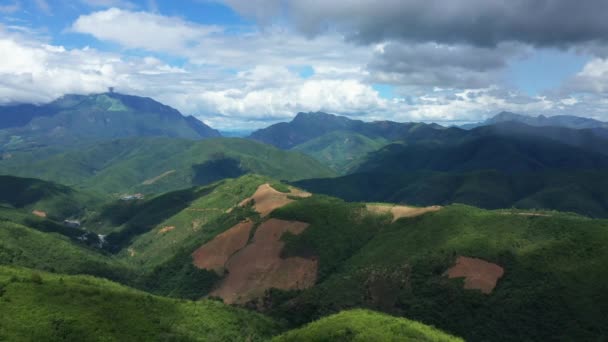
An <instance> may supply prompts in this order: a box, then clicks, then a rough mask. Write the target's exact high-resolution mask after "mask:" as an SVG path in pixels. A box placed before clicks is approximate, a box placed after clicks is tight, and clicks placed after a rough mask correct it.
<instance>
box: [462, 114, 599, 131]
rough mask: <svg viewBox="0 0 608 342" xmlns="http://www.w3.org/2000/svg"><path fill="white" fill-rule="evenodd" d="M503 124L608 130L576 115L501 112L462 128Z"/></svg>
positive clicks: (594, 121) (589, 119) (593, 121)
mask: <svg viewBox="0 0 608 342" xmlns="http://www.w3.org/2000/svg"><path fill="white" fill-rule="evenodd" d="M503 122H519V123H522V124H525V125H528V126H536V127H547V126H553V127H566V128H574V129H582V128H608V123H607V122H603V121H599V120H595V119H591V118H583V117H580V116H574V115H554V116H544V115H539V116H528V115H521V114H515V113H511V112H500V113H498V114H496V115H495V116H493V117H491V118H489V119H487V120H485V121H483V122H479V123H473V124H466V125H462V126H460V127H461V128H464V129H471V128H475V127H480V126H489V125H494V124H498V123H503Z"/></svg>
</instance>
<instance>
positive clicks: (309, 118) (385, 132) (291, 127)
mask: <svg viewBox="0 0 608 342" xmlns="http://www.w3.org/2000/svg"><path fill="white" fill-rule="evenodd" d="M443 130H446V128H445V127H442V126H439V125H436V124H423V123H411V122H407V123H401V122H394V121H374V122H364V121H361V120H352V119H349V118H347V117H345V116H339V115H333V114H327V113H323V112H316V113H298V114H297V115H296V117H295V118H294V119H293V120H292V121H291V122H281V123H278V124H274V125H272V126H269V127H267V128H263V129H260V130H257V131H255V132H253V133H252V134H251V135H250V136H249V138H250V139H253V140H257V141H261V142H264V143H267V144H270V145H274V146H276V147H278V148H282V149H290V148H293V147H295V146H297V145H299V144H302V143H305V142H307V141H310V140H312V139H315V138H318V137H320V136H322V135H325V134H327V133H331V132H336V131H342V132H352V133H358V134H361V135H363V136H366V137H368V138H373V139H374V138H383V139H386V140H389V141H394V140H402V139H406V138H407V137H409V136H421V135H423V134H424V135H426V134H427V133H429V132H433V131H443ZM433 133H439V132H433ZM429 134H431V135H432V133H429Z"/></svg>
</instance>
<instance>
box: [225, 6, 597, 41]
mask: <svg viewBox="0 0 608 342" xmlns="http://www.w3.org/2000/svg"><path fill="white" fill-rule="evenodd" d="M224 2H225V3H226V4H228V5H229V6H232V7H233V8H234V9H235V10H237V11H239V12H240V13H242V14H244V15H249V16H252V17H255V18H258V19H263V20H264V21H266V22H268V21H270V20H271V19H272V17H273V16H277V15H279V14H281V15H286V16H287V17H288V18H289V19H290V20H291V21H292V22H293V23H294V25H295V26H296V27H297V28H298V29H299V30H300V31H302V32H303V33H305V34H307V35H310V36H313V35H317V34H319V33H321V32H323V31H325V30H328V29H330V30H334V29H335V30H338V31H340V32H344V33H345V34H346V35H347V37H348V38H350V39H353V40H356V41H359V42H362V43H371V42H380V41H384V40H404V41H417V42H427V41H433V42H438V43H447V44H452V43H464V44H473V45H478V46H495V45H497V44H499V43H500V42H504V41H517V42H522V43H528V44H532V45H536V46H565V45H570V44H577V43H583V42H589V41H602V42H606V41H608V21H607V20H606V19H605V13H606V12H608V2H606V1H604V0H588V1H571V0H551V1H529V0H511V1H504V0H450V1H445V0H405V1H404V0H385V1H382V3H381V4H379V3H378V2H377V1H375V0H335V1H326V0H308V1H298V0H255V1H251V0H224ZM259 8H264V10H263V11H261V10H260V9H259Z"/></svg>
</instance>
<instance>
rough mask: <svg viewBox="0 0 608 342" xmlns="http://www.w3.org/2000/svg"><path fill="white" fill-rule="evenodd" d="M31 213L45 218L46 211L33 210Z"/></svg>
mask: <svg viewBox="0 0 608 342" xmlns="http://www.w3.org/2000/svg"><path fill="white" fill-rule="evenodd" d="M32 214H34V215H36V216H38V217H42V218H46V212H44V211H41V210H33V211H32Z"/></svg>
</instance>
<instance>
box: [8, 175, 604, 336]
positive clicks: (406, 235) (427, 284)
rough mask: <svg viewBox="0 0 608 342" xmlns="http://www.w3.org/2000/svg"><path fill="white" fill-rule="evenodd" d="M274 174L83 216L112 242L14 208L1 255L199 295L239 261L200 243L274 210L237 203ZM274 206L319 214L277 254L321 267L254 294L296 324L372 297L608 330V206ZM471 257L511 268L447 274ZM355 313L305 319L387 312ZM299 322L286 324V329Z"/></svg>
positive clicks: (485, 324)
mask: <svg viewBox="0 0 608 342" xmlns="http://www.w3.org/2000/svg"><path fill="white" fill-rule="evenodd" d="M479 177H482V176H481V175H479ZM556 177H557V176H556ZM264 183H270V184H273V186H274V187H275V189H279V190H281V191H284V188H285V186H284V185H280V184H279V183H275V182H273V181H272V180H271V179H270V178H267V177H263V176H257V175H246V176H242V177H240V178H237V179H229V180H223V181H219V182H216V183H213V184H210V185H207V186H201V187H194V188H190V189H185V190H179V191H175V192H170V193H166V194H162V195H159V196H156V197H150V198H146V199H144V200H140V201H117V202H114V203H111V204H109V205H108V206H107V207H103V208H102V209H99V215H98V216H91V217H90V218H89V219H88V221H87V222H86V225H85V227H86V228H87V229H89V227H95V224H98V225H99V226H98V228H99V229H102V230H104V232H105V233H109V234H108V236H107V237H106V240H107V244H106V245H105V249H106V250H108V251H111V252H112V253H113V254H107V253H106V252H104V251H101V250H99V249H93V248H89V247H85V246H82V245H80V244H78V243H76V242H74V241H72V240H70V239H68V238H65V237H62V236H60V235H57V234H53V233H48V232H47V233H45V232H41V231H38V230H42V229H40V228H36V227H33V228H36V229H38V230H36V229H33V228H27V227H24V226H23V225H20V224H17V223H15V221H18V220H17V219H14V220H11V218H14V217H17V216H18V215H17V214H16V213H20V215H28V212H24V211H23V210H19V209H11V208H5V209H4V210H5V211H6V213H5V214H6V217H7V219H5V220H4V221H1V222H0V234H1V236H0V264H4V265H17V266H25V267H31V268H36V269H41V270H47V271H54V272H60V273H68V274H79V273H84V274H91V275H96V276H102V277H106V278H110V279H114V280H118V281H120V282H122V283H123V284H129V285H131V286H133V287H136V288H139V289H141V290H146V291H149V292H150V293H154V294H157V295H166V296H169V297H176V298H188V299H199V298H202V297H204V296H205V295H207V294H209V293H210V292H211V291H213V290H214V289H216V288H217V287H218V286H220V285H221V284H222V282H223V280H225V279H226V278H225V277H227V276H228V275H229V274H226V273H223V274H218V273H215V272H213V271H208V270H206V269H199V268H196V267H195V266H194V264H193V258H192V253H193V252H194V251H195V250H196V249H197V248H199V247H200V246H202V245H203V244H205V243H206V242H209V241H211V240H212V239H213V238H214V237H215V236H217V235H218V234H220V233H222V232H225V231H226V230H228V229H229V228H230V227H233V226H234V225H236V224H237V223H238V222H242V221H243V220H244V219H245V218H249V219H251V220H252V222H253V223H254V228H252V229H254V230H255V229H257V228H255V227H258V226H260V225H261V223H262V222H263V221H264V220H266V219H267V218H261V217H260V215H259V214H258V213H257V212H255V211H254V210H253V208H252V207H251V206H244V207H239V206H236V205H237V204H238V203H240V202H241V201H242V200H243V199H244V198H246V197H249V196H251V195H252V194H253V192H254V191H255V190H256V188H257V187H258V186H259V185H260V184H264ZM479 184H480V185H479V187H480V188H484V187H487V185H483V184H484V183H483V182H481V183H479ZM254 204H255V203H254ZM0 214H1V215H0V218H2V217H3V216H2V215H4V214H3V213H2V211H0ZM12 214H14V215H13V216H11V215H12ZM270 217H271V218H276V219H281V220H289V221H291V220H295V221H300V222H305V223H308V224H310V226H308V227H307V228H306V229H305V230H304V231H303V232H302V233H301V234H299V235H294V234H285V235H283V236H282V237H281V239H282V240H283V242H284V243H285V246H284V247H283V248H282V251H281V258H283V259H285V258H293V257H302V258H305V259H306V260H315V262H316V263H318V264H317V266H316V267H315V270H316V271H315V272H316V281H315V282H314V286H313V287H310V288H306V289H302V290H290V291H284V290H276V289H271V290H268V291H267V292H265V294H264V295H263V297H262V298H259V299H257V300H253V301H252V302H249V303H245V306H246V307H249V308H255V309H257V310H260V311H262V312H264V313H266V314H268V315H269V316H271V317H274V318H276V319H279V320H286V321H287V322H288V324H289V327H292V328H297V327H301V326H302V325H303V324H307V323H310V322H312V321H315V320H318V319H321V318H323V317H325V316H328V315H331V314H335V313H338V312H341V311H344V310H350V309H353V308H366V309H370V310H374V311H380V312H384V313H388V314H391V315H393V316H398V317H407V318H408V319H412V320H415V321H419V322H421V323H423V324H428V325H431V326H434V327H437V328H438V329H441V330H442V331H446V332H448V333H450V334H453V335H454V336H461V337H463V338H465V339H466V340H470V341H486V340H494V341H502V340H504V341H510V340H564V341H569V340H602V339H603V338H606V337H607V335H606V332H605V331H604V328H603V327H605V326H606V325H607V324H608V321H606V318H605V317H606V315H603V313H604V312H607V311H608V307H607V306H606V303H608V297H606V294H608V287H607V285H606V284H608V278H606V276H605V275H604V273H603V265H605V264H606V263H608V247H606V246H608V221H606V220H601V219H591V218H587V217H584V216H578V215H575V214H566V213H560V212H556V211H539V210H534V211H523V210H516V209H502V210H494V211H487V210H482V209H477V208H474V207H469V206H465V205H449V206H447V207H444V208H442V209H440V210H439V211H435V212H429V213H426V214H424V215H422V216H415V217H410V218H401V219H399V220H396V221H395V222H393V220H392V219H391V216H390V214H378V213H374V212H372V211H370V210H368V209H366V203H356V202H345V201H342V200H339V199H336V198H332V197H328V196H324V195H313V196H312V197H305V198H298V199H295V200H294V201H293V202H292V203H290V204H287V205H285V206H283V207H281V208H279V209H276V210H275V211H274V212H272V213H271V214H270ZM39 220H42V221H44V220H43V219H42V218H39ZM44 222H46V221H44ZM251 234H254V233H251ZM251 234H250V237H249V240H248V243H249V244H251V243H252V235H251ZM462 257H466V258H473V259H475V260H481V261H483V262H485V263H490V264H492V265H494V267H496V268H500V269H501V270H504V275H502V277H500V278H497V279H496V280H495V282H496V283H495V284H496V287H494V285H492V287H491V288H490V290H488V292H481V291H479V290H475V289H465V288H464V286H466V284H468V283H467V281H465V280H463V278H458V277H457V278H454V279H450V278H448V276H447V275H446V274H447V273H448V272H449V270H450V269H451V268H452V266H454V264H455V263H456V262H457V261H458V260H460V259H461V258H462ZM231 273H232V272H230V274H231ZM480 274H481V273H480ZM42 278H44V276H43V277H42ZM102 297H103V296H102ZM154 298H156V297H154ZM0 301H2V299H0ZM125 305H126V304H125ZM352 315H353V316H351V317H349V314H344V316H338V317H343V318H340V319H330V320H329V323H324V324H321V323H320V322H319V324H317V325H315V324H313V325H311V326H308V327H305V328H303V329H304V330H302V331H301V333H302V334H303V335H302V336H305V337H304V338H309V337H310V336H312V337H311V338H316V337H314V336H322V335H323V334H325V333H326V332H327V331H330V332H331V331H334V332H335V335H328V336H330V337H328V338H329V339H331V338H334V339H335V338H348V337H347V336H346V337H345V336H343V335H342V334H346V333H349V334H353V338H354V337H355V336H361V337H360V338H365V336H366V335H365V332H363V331H361V330H360V327H361V326H362V325H363V324H364V323H362V322H364V321H369V322H370V323H369V325H370V329H372V328H373V324H374V323H373V322H374V321H377V320H384V319H388V320H389V321H390V320H391V319H390V317H389V318H386V317H385V316H380V317H377V318H376V317H375V316H376V315H375V314H369V313H363V312H357V311H356V312H354V313H352ZM369 315H371V316H369ZM368 316H369V317H368ZM372 316H374V317H372ZM344 317H346V318H344ZM344 321H346V322H344ZM321 322H323V321H321ZM74 324H76V323H74ZM393 324H394V326H395V329H397V331H401V330H400V329H403V331H410V328H412V324H410V323H409V322H406V321H399V320H397V321H395V322H393V323H390V322H387V323H385V325H393ZM414 325H415V324H414ZM328 326H329V327H328ZM331 327H336V329H332V328H331ZM408 327H409V328H408ZM231 329H232V328H231ZM412 329H413V328H412ZM2 331H3V330H0V332H2ZM372 331H373V330H372ZM391 331H392V330H390V331H386V333H387V334H390V333H391ZM412 331H416V329H414V330H412ZM230 332H233V331H232V330H230ZM310 334H312V335H310ZM317 334H320V335H317ZM429 334H430V332H429ZM0 336H2V335H0ZM265 336H269V335H265ZM294 336H297V334H296V333H291V334H290V333H288V334H286V335H284V336H283V337H282V338H296V337H294ZM348 336H350V335H348ZM389 336H390V335H389ZM430 336H433V335H432V334H431V335H430ZM319 339H320V340H321V338H319Z"/></svg>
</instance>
